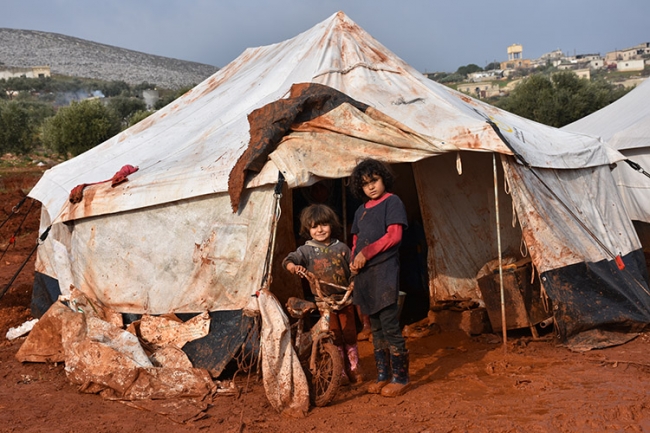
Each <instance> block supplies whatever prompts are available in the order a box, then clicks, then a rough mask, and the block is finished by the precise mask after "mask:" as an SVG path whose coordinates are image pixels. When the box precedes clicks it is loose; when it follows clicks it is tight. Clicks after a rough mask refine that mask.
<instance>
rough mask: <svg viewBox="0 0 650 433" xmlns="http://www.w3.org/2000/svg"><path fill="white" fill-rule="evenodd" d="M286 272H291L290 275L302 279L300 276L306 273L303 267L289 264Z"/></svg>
mask: <svg viewBox="0 0 650 433" xmlns="http://www.w3.org/2000/svg"><path fill="white" fill-rule="evenodd" d="M287 271H289V272H291V273H292V274H295V275H300V276H301V277H302V274H304V273H305V272H307V269H305V267H304V266H300V265H296V264H293V263H289V264H288V265H287Z"/></svg>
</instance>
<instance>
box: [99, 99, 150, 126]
mask: <svg viewBox="0 0 650 433" xmlns="http://www.w3.org/2000/svg"><path fill="white" fill-rule="evenodd" d="M108 108H110V109H111V110H114V111H115V113H116V114H117V116H118V117H119V118H120V120H121V121H122V122H123V123H124V124H126V123H127V122H128V119H129V118H130V117H131V116H132V115H133V114H134V113H136V112H138V111H145V110H146V109H147V104H146V103H145V102H144V101H143V100H142V99H139V98H133V97H127V96H114V97H112V98H109V99H108Z"/></svg>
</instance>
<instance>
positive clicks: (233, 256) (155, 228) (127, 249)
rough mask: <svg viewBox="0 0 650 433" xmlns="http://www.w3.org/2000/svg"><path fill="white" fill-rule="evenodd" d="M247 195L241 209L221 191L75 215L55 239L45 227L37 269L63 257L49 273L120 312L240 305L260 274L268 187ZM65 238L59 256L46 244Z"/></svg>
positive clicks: (236, 307) (267, 216)
mask: <svg viewBox="0 0 650 433" xmlns="http://www.w3.org/2000/svg"><path fill="white" fill-rule="evenodd" d="M245 200H246V201H247V205H246V206H244V208H243V209H242V210H241V212H240V213H239V214H233V213H231V212H230V211H229V207H230V202H229V198H228V195H227V194H225V193H223V194H219V195H216V196H211V197H206V198H203V199H195V200H191V201H190V200H188V201H183V202H179V203H174V204H173V205H166V206H158V207H156V208H152V209H147V210H146V211H134V212H127V213H123V214H120V215H119V216H113V215H109V216H105V217H98V218H88V219H84V220H81V221H77V222H75V223H74V225H73V226H71V227H72V228H73V230H71V232H70V233H69V234H68V235H67V236H62V237H61V239H57V238H56V236H57V233H58V231H52V232H51V233H50V237H49V238H48V239H47V240H46V242H45V243H44V244H43V246H45V248H43V249H41V248H42V247H43V246H42V247H41V248H39V260H38V262H39V263H38V264H37V269H43V270H46V269H50V268H54V267H61V265H62V261H61V256H63V257H64V258H65V259H66V261H67V262H68V263H67V265H68V266H69V270H68V272H67V273H58V272H57V273H56V274H55V275H62V276H65V275H71V278H72V281H71V282H72V284H74V286H75V287H77V288H79V289H80V290H81V291H82V292H84V293H86V294H88V295H89V296H90V297H92V298H96V299H98V300H99V301H100V302H102V303H104V304H105V305H109V306H110V307H111V308H113V309H114V310H115V311H119V312H121V313H135V314H166V313H170V312H175V313H194V312H199V311H217V310H240V309H242V308H244V307H245V306H246V304H247V303H248V300H249V298H250V296H251V294H252V293H253V292H254V291H255V290H256V289H257V287H259V286H258V285H256V284H255V283H254V282H255V281H260V280H261V277H262V271H263V267H262V263H263V262H264V260H265V257H266V252H267V251H266V250H267V246H268V241H269V236H270V233H269V232H270V224H271V216H270V211H271V208H272V202H273V189H272V187H270V186H267V187H261V188H257V189H255V190H253V191H251V192H250V193H247V195H246V198H245ZM58 224H61V223H58ZM56 225H57V224H55V226H56ZM64 242H67V245H65V248H66V249H67V250H66V251H67V254H65V255H63V254H62V253H61V247H59V248H57V249H53V248H51V245H59V246H61V245H64ZM48 244H49V245H48ZM50 253H53V254H54V255H53V256H51V255H50ZM64 282H65V283H66V284H69V281H68V279H67V278H66V279H61V280H59V284H61V283H64ZM67 288H68V289H69V286H68V287H67ZM65 289H66V287H63V286H61V292H62V293H64V292H65Z"/></svg>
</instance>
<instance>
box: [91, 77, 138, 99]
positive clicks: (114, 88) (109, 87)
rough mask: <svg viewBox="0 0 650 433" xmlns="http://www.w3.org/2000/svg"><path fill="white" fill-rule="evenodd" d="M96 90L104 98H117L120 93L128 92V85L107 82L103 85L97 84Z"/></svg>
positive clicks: (121, 82)
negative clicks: (99, 91)
mask: <svg viewBox="0 0 650 433" xmlns="http://www.w3.org/2000/svg"><path fill="white" fill-rule="evenodd" d="M97 88H98V89H99V90H101V92H102V93H103V94H104V96H105V97H107V98H110V97H112V96H119V95H121V94H122V93H128V92H130V88H129V85H128V84H126V83H125V82H124V81H117V80H113V81H109V82H105V83H101V84H98V86H97Z"/></svg>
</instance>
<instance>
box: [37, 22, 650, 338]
mask: <svg viewBox="0 0 650 433" xmlns="http://www.w3.org/2000/svg"><path fill="white" fill-rule="evenodd" d="M492 155H497V156H498V158H497V159H498V162H499V176H500V182H501V184H502V185H507V188H506V189H507V190H508V191H507V192H508V193H509V194H510V195H506V194H503V191H504V188H500V189H501V194H502V195H503V198H502V200H500V201H499V203H500V211H501V212H502V213H503V215H513V221H512V222H513V224H512V225H510V220H509V219H508V218H505V217H503V215H502V224H501V227H500V230H502V233H501V236H502V237H503V242H504V249H507V248H510V249H511V250H513V251H523V250H526V251H527V252H528V253H529V254H530V257H531V258H532V262H533V265H534V266H535V268H536V269H537V271H538V272H539V275H540V276H541V279H542V285H543V287H544V289H545V291H546V292H547V293H548V294H549V295H550V297H551V298H552V299H553V302H554V308H555V310H554V314H555V317H556V320H557V322H558V326H559V331H560V334H561V335H562V337H563V338H566V337H568V336H571V335H573V334H576V333H578V332H581V331H584V330H588V329H592V328H597V327H600V326H603V325H606V326H614V327H621V329H626V330H627V329H638V328H639V327H640V326H644V325H645V324H647V323H648V322H650V295H649V294H648V288H647V286H646V284H645V282H644V281H643V278H642V276H641V274H640V271H639V260H638V257H637V256H638V254H639V252H640V244H639V241H638V238H637V236H636V233H635V231H634V228H633V226H632V224H631V222H630V220H629V219H628V218H627V216H626V214H625V212H624V211H623V208H622V205H621V202H620V199H619V196H618V194H617V193H616V189H615V184H614V181H613V179H612V176H611V173H610V169H609V166H610V164H613V163H616V162H619V161H621V160H622V159H624V156H623V155H621V154H620V153H619V152H617V151H615V150H613V149H610V148H608V147H606V146H603V145H602V143H601V142H600V141H599V140H598V139H596V138H593V137H590V136H586V135H582V134H575V133H571V132H568V131H562V130H558V129H555V128H551V127H547V126H544V125H541V124H538V123H535V122H532V121H529V120H526V119H523V118H521V117H518V116H516V115H513V114H511V113H508V112H505V111H502V110H499V109H497V108H495V107H492V106H490V105H487V104H484V103H482V102H480V101H477V100H474V99H472V98H470V97H468V96H466V95H464V94H461V93H459V92H456V91H453V90H451V89H449V88H447V87H445V86H443V85H440V84H438V83H435V82H433V81H431V80H429V79H427V78H426V77H425V76H423V75H422V74H421V73H419V72H418V71H416V70H414V69H413V68H412V67H410V66H409V65H408V64H406V63H405V62H404V61H402V60H401V59H399V58H398V57H397V56H396V55H394V54H393V53H391V52H390V51H389V50H388V49H386V48H385V47H384V46H383V45H381V44H380V43H379V42H378V41H376V40H375V39H374V38H373V37H372V36H370V35H369V34H368V33H366V32H365V31H364V30H363V29H361V28H360V27H359V26H357V25H356V24H355V23H354V22H353V21H352V20H350V19H349V18H348V17H347V16H346V15H345V14H344V13H342V12H339V13H337V14H334V15H332V16H331V17H329V18H328V19H326V20H325V21H323V22H321V23H319V24H317V25H316V26H314V27H313V28H311V29H309V30H307V31H305V32H304V33H301V34H299V35H298V36H296V37H294V38H292V39H289V40H287V41H284V42H281V43H277V44H273V45H269V46H264V47H258V48H251V49H248V50H246V51H245V52H244V53H243V54H242V55H241V56H240V57H238V58H237V59H235V60H234V61H233V62H232V63H230V64H229V65H227V66H226V67H224V68H223V69H221V70H220V71H218V72H217V73H216V74H214V75H213V76H212V77H210V78H208V79H207V80H205V81H204V82H202V83H200V84H199V85H198V86H196V87H195V88H193V89H192V90H190V91H189V92H187V93H186V94H185V95H183V96H182V97H181V98H179V99H178V100H176V101H174V102H173V103H171V104H170V105H168V106H167V107H165V108H163V109H161V110H160V111H158V112H156V113H155V114H153V115H151V116H150V117H148V118H147V119H145V120H144V121H142V122H140V123H139V124H137V125H135V126H133V127H131V128H129V129H127V130H125V131H124V132H122V133H120V134H118V135H116V136H115V137H113V138H111V139H110V140H108V141H106V142H105V143H103V144H101V145H99V146H97V147H95V148H93V149H91V150H90V151H88V152H86V153H84V154H82V155H79V156H77V157H75V158H73V159H71V160H69V161H66V162H64V163H62V164H60V165H58V166H56V167H53V168H52V169H50V170H48V171H47V172H46V173H45V174H44V176H43V177H42V179H41V180H40V181H39V182H38V184H37V185H36V186H35V187H34V189H33V190H32V191H31V192H30V194H29V196H30V197H33V198H35V199H37V200H39V201H40V202H41V203H42V204H43V208H42V209H43V210H42V222H41V230H42V231H43V232H44V231H45V230H46V229H48V228H50V232H49V236H48V237H47V239H46V240H45V241H44V242H43V243H42V245H40V246H39V248H38V256H37V275H38V276H40V277H42V278H37V280H36V281H37V284H48V283H49V284H54V285H55V286H56V287H57V288H58V289H59V290H60V291H61V292H63V293H65V292H66V291H67V290H68V288H69V287H70V285H73V286H75V287H77V288H78V289H80V290H81V291H82V292H84V293H87V294H89V295H90V296H92V297H93V298H96V299H99V300H100V301H101V302H102V303H103V304H105V305H106V306H108V307H110V308H113V309H114V310H116V311H118V312H120V313H132V314H143V313H148V314H165V313H171V312H174V313H197V312H201V311H206V310H207V311H224V310H241V309H244V308H245V307H246V306H247V305H249V303H250V301H251V299H252V298H251V296H252V295H253V294H254V293H255V292H256V291H258V290H259V289H260V288H261V286H262V285H263V282H264V281H269V279H268V278H267V277H268V275H267V273H268V271H269V270H270V269H273V268H275V269H276V270H277V266H275V267H271V266H265V264H267V257H268V253H269V251H275V253H276V257H272V258H271V259H272V260H273V263H274V264H277V262H278V260H280V259H281V258H282V257H279V255H280V254H281V253H282V252H283V251H284V252H286V251H287V249H290V248H291V247H292V246H293V245H294V243H295V240H294V239H289V238H290V237H289V236H287V233H290V232H292V227H291V224H292V221H291V218H290V215H291V209H290V208H291V204H290V201H285V202H284V203H283V204H282V208H283V214H282V215H283V217H282V218H281V219H280V223H279V224H280V226H281V227H280V228H279V235H278V242H284V246H285V248H277V249H275V250H274V249H273V248H271V247H270V242H269V241H270V240H271V239H272V228H273V221H274V220H273V215H275V212H274V209H275V197H274V185H275V184H276V182H277V180H278V173H281V174H282V175H283V177H284V179H286V185H287V186H288V188H289V189H288V190H287V189H286V187H285V192H286V193H287V194H288V195H290V191H291V190H292V189H295V188H299V187H306V186H309V185H312V184H314V183H315V182H318V181H319V180H321V179H340V178H344V177H346V176H348V175H349V174H350V173H351V171H352V169H353V167H354V166H355V165H356V163H357V162H358V161H359V160H360V159H362V158H365V157H374V158H378V159H381V160H383V161H386V162H389V163H393V164H394V163H412V165H411V166H410V167H412V173H413V177H414V179H415V185H416V186H417V191H416V193H417V195H416V204H417V206H419V208H420V212H421V214H422V219H423V225H424V230H425V232H426V237H427V244H428V246H429V255H428V280H429V291H430V296H431V298H432V299H435V300H444V299H459V298H477V297H480V294H479V291H478V287H477V281H476V278H475V276H476V273H477V271H478V270H479V269H480V268H481V267H482V266H483V265H484V264H485V263H486V262H488V261H489V260H492V259H494V258H495V257H496V254H497V230H496V228H495V223H494V217H495V203H494V199H493V197H494V195H493V183H492V170H493V165H492ZM125 166H132V167H137V171H135V172H133V173H131V174H130V175H128V180H127V181H125V182H121V183H119V184H117V185H115V186H113V185H112V184H111V182H103V181H106V180H108V179H111V178H112V177H113V176H114V174H115V173H116V172H117V171H118V170H120V169H121V168H122V167H125ZM76 187H78V188H77V189H76V191H77V192H79V191H80V190H81V189H82V190H83V195H82V197H81V200H80V201H76V200H73V201H76V202H75V203H73V202H72V201H71V200H70V194H71V192H72V191H73V190H75V188H76ZM233 209H236V211H234V212H233ZM515 222H518V223H519V225H517V224H514V223H515ZM283 230H284V231H283ZM615 257H620V258H621V260H622V261H623V262H624V264H625V265H626V266H625V268H624V269H621V268H620V267H618V266H617V265H616V264H615V260H614V259H615ZM290 279H291V277H290V276H288V275H284V274H280V273H279V272H277V271H276V272H275V274H274V278H273V284H272V285H271V289H272V290H275V289H274V287H278V286H280V285H284V286H286V287H285V289H283V290H285V292H286V291H289V292H290V291H291V290H294V289H295V287H296V285H295V282H291V281H288V280H290ZM292 285H293V287H294V289H292ZM287 287H288V288H287ZM278 290H280V289H278ZM595 304H599V305H600V307H599V308H598V309H596V308H593V305H595Z"/></svg>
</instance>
